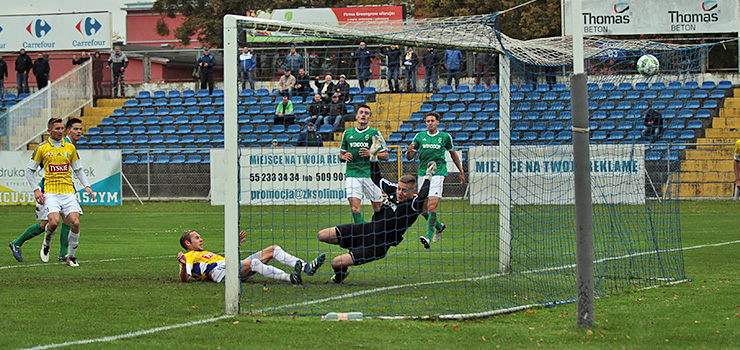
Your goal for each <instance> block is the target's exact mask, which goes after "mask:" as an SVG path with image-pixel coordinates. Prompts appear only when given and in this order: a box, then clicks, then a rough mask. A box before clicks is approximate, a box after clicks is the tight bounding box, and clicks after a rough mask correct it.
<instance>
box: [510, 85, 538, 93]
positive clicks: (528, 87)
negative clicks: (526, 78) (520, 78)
mask: <svg viewBox="0 0 740 350" xmlns="http://www.w3.org/2000/svg"><path fill="white" fill-rule="evenodd" d="M511 91H514V89H513V88H512V90H511ZM518 91H521V92H531V91H534V84H521V85H519V90H518Z"/></svg>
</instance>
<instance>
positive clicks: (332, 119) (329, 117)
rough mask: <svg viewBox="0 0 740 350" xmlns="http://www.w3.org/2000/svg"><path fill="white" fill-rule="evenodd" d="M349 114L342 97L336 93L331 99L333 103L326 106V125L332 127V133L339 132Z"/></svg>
mask: <svg viewBox="0 0 740 350" xmlns="http://www.w3.org/2000/svg"><path fill="white" fill-rule="evenodd" d="M346 113H347V106H346V105H345V104H344V101H342V98H341V95H340V94H338V93H335V94H334V95H333V96H332V97H331V103H329V104H328V105H327V106H326V117H325V118H324V124H329V125H331V126H332V128H331V131H332V132H334V131H337V130H338V129H339V127H340V126H341V125H342V122H344V115H345V114H346Z"/></svg>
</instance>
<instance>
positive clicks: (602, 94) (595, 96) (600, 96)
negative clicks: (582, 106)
mask: <svg viewBox="0 0 740 350" xmlns="http://www.w3.org/2000/svg"><path fill="white" fill-rule="evenodd" d="M607 96H608V95H607V94H606V91H601V90H599V91H594V92H593V93H592V94H591V99H592V100H606V97H607Z"/></svg>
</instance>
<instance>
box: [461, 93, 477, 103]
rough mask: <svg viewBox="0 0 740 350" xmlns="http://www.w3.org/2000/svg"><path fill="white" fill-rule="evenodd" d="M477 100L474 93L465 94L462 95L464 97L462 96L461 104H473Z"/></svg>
mask: <svg viewBox="0 0 740 350" xmlns="http://www.w3.org/2000/svg"><path fill="white" fill-rule="evenodd" d="M475 98H476V96H475V94H474V93H470V92H468V93H464V94H462V96H460V102H465V103H469V102H473V101H475Z"/></svg>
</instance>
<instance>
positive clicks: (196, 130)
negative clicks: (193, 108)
mask: <svg viewBox="0 0 740 350" xmlns="http://www.w3.org/2000/svg"><path fill="white" fill-rule="evenodd" d="M206 131H208V129H207V127H206V126H205V125H194V126H193V134H205V133H206Z"/></svg>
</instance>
